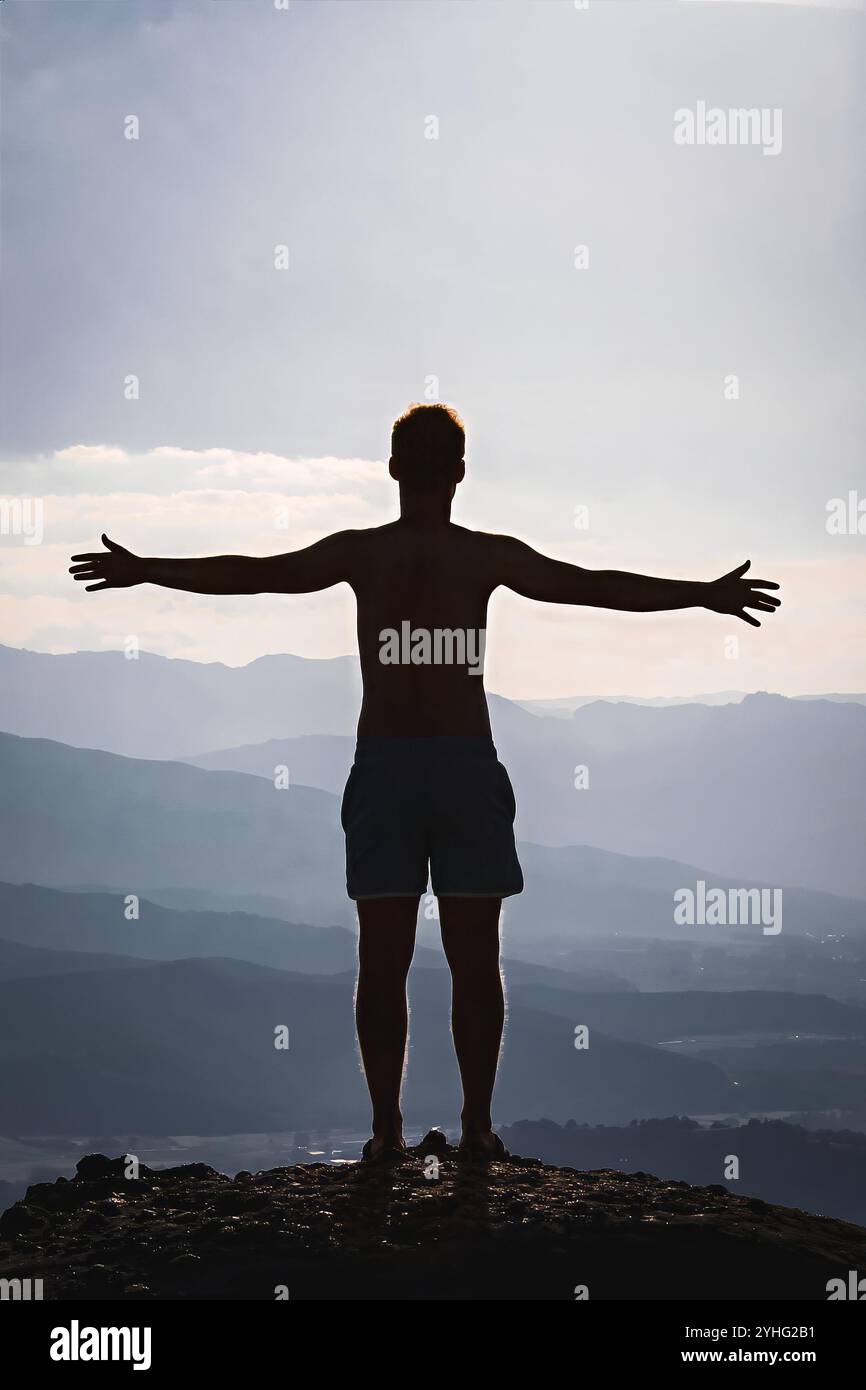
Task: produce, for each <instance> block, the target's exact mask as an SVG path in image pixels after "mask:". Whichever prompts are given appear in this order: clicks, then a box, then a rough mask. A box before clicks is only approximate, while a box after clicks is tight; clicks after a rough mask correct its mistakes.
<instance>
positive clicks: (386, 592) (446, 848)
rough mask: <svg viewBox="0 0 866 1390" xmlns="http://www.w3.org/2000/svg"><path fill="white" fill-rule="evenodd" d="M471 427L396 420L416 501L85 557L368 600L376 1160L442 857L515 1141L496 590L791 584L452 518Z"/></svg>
mask: <svg viewBox="0 0 866 1390" xmlns="http://www.w3.org/2000/svg"><path fill="white" fill-rule="evenodd" d="M464 445H465V436H464V431H463V425H462V423H461V421H460V418H459V416H458V415H457V414H456V412H454V411H453V410H451V409H449V408H448V407H447V406H444V405H415V406H412V407H411V408H410V409H409V410H408V411H407V412H406V414H405V415H403V416H401V417H400V419H399V420H397V421H396V423H395V424H394V428H393V431H392V436H391V460H390V464H389V471H390V474H391V477H392V478H393V479H394V480H395V481H396V482H397V483H398V484H399V488H400V515H399V517H398V519H397V520H396V521H392V522H389V523H388V524H387V525H385V526H375V527H371V528H369V529H367V530H362V531H338V532H336V533H335V534H334V535H331V536H326V537H325V539H324V540H321V541H317V542H316V544H315V545H311V546H307V547H306V548H305V549H304V550H296V551H292V552H290V553H289V554H287V555H272V556H265V557H261V558H259V557H252V556H244V555H218V556H213V557H211V558H208V559H196V560H169V559H148V558H142V557H140V556H138V555H133V554H132V553H131V552H130V551H128V550H125V549H124V548H123V546H120V545H118V544H116V542H114V541H110V540H109V539H108V537H107V536H103V537H102V540H103V543H104V544H105V546H106V547H107V549H106V550H104V551H99V552H97V553H94V554H88V555H75V556H73V560H74V561H75V563H74V564H73V566H72V568H71V571H70V572H71V573H72V574H74V576H75V578H76V579H77V580H83V581H85V582H86V587H87V589H88V590H97V591H98V590H100V589H117V588H124V587H128V586H130V585H133V584H160V585H163V586H164V587H166V588H170V589H183V590H186V591H188V592H190V593H195V594H258V593H278V594H305V593H311V592H312V591H313V590H317V589H329V588H331V587H332V586H333V585H334V584H340V583H347V584H349V585H350V586H351V588H352V590H353V591H354V594H355V598H356V601H357V605H358V646H359V649H360V653H361V671H362V676H363V685H364V697H363V703H362V706H361V716H360V720H359V723H358V743H357V749H356V753H355V762H354V765H353V767H352V770H351V772H350V774H349V780H348V782H347V784H346V790H345V793H344V795H343V803H342V811H341V817H342V823H343V828H344V830H345V832H346V865H347V887H348V892H349V896H350V897H351V898H353V899H355V900H356V902H357V904H358V921H359V925H360V941H359V972H358V989H357V996H356V1018H357V1026H358V1039H359V1042H360V1046H361V1055H362V1058H363V1062H364V1071H365V1075H366V1078H367V1085H368V1087H369V1090H370V1098H371V1101H372V1108H373V1137H372V1139H371V1140H370V1141H369V1142H368V1144H367V1145H366V1147H365V1151H364V1152H365V1157H366V1158H368V1159H383V1158H391V1157H398V1156H399V1155H400V1154H401V1152H402V1151H403V1147H404V1146H403V1135H402V1115H401V1113H400V1087H401V1083H402V1079H403V1069H404V1061H405V1055H406V1037H407V1005H406V977H407V974H408V971H409V966H410V963H411V960H412V953H413V950H414V946H415V926H416V920H417V916H418V903H419V900H420V898H421V896H422V894H424V893H425V892H426V889H427V876H428V865H429V871H430V879H431V884H432V889H433V892H434V894H435V895H436V896H437V898H438V900H439V914H440V922H441V930H442V942H443V946H444V948H445V954H446V957H447V959H448V964H449V966H450V969H451V976H452V1015H451V1018H452V1032H453V1037H454V1047H455V1051H456V1053H457V1061H458V1065H459V1068H460V1076H461V1080H462V1083H463V1111H462V1116H461V1118H462V1124H463V1138H462V1142H461V1148H462V1149H463V1151H464V1153H466V1154H468V1155H469V1156H470V1157H478V1158H493V1157H497V1156H499V1155H501V1154H503V1153H504V1149H503V1147H502V1143H501V1140H499V1138H498V1136H497V1135H495V1134H494V1133H493V1129H492V1125H491V1098H492V1094H493V1084H494V1081H495V1078H496V1068H497V1065H498V1060H499V1050H500V1043H501V1038H502V1025H503V1017H504V1005H503V994H502V981H501V976H500V967H499V916H500V909H501V906H502V899H503V898H504V897H507V896H509V895H510V894H512V893H519V892H520V891H521V889H522V888H523V876H522V874H521V871H520V865H519V863H518V860H517V854H516V852H515V847H514V832H513V822H514V794H513V791H512V789H511V783H510V781H509V779H508V774H507V772H506V770H505V768H504V767H503V766H502V764H501V763H500V762H499V761H498V760H497V757H496V750H495V748H494V746H493V742H492V740H491V737H490V721H489V718H488V713H487V701H486V698H485V694H484V679H483V669H482V667H483V647H484V632H485V627H486V621H487V603H488V600H489V598H490V595H491V594H492V593H493V591H494V589H496V588H497V587H498V586H499V585H500V584H502V585H504V586H505V587H506V588H509V589H513V590H514V591H515V593H518V594H523V595H524V596H525V597H526V598H531V599H538V600H540V601H541V602H544V603H572V604H590V605H593V606H594V607H599V608H617V609H623V610H627V611H629V612H633V613H648V612H660V611H662V610H666V609H673V608H693V607H695V608H708V609H712V610H713V611H714V612H716V613H728V614H733V615H734V616H735V617H738V618H741V619H742V620H743V622H746V623H750V624H752V625H753V626H754V627H760V622H759V621H758V619H757V618H754V617H752V616H750V615H749V614H748V613H747V612H746V609H747V608H751V609H755V610H757V611H758V612H762V613H772V612H773V611H774V610H775V609H776V608H777V607H778V605H779V599H777V598H774V597H772V596H771V595H770V594H769V593H767V592H766V591H767V590H769V589H777V588H778V587H779V586H778V584H774V583H772V582H770V581H769V580H765V579H746V578H744V575H745V573H746V571H747V570H748V568H749V562H748V561H747V562H746V563H745V564H743V565H740V566H739V567H738V568H737V569H735V570H731V572H730V573H729V574H726V575H724V576H723V577H722V578H721V579H716V580H713V581H711V582H709V583H703V582H700V581H691V580H682V579H653V578H650V577H648V576H646V575H640V574H628V573H624V572H621V571H618V570H586V569H581V568H579V567H578V566H577V565H570V564H566V563H565V562H563V561H561V560H552V559H549V558H548V557H546V556H544V555H540V554H539V553H538V552H537V551H535V550H533V549H532V547H531V546H528V545H525V544H524V543H523V542H522V541H519V540H516V539H514V537H512V536H497V535H490V534H488V533H487V532H484V531H469V530H467V529H466V528H465V527H463V526H456V525H454V523H453V522H452V521H451V503H452V501H453V498H454V493H455V491H456V488H457V485H458V483H460V482H461V481H462V479H463V475H464V460H463V454H464Z"/></svg>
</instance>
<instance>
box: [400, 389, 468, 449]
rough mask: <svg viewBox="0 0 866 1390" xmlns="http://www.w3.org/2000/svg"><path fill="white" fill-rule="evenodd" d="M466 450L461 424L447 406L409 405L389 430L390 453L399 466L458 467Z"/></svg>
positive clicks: (455, 413) (454, 412)
mask: <svg viewBox="0 0 866 1390" xmlns="http://www.w3.org/2000/svg"><path fill="white" fill-rule="evenodd" d="M465 448H466V431H465V430H464V428H463V421H462V420H461V419H460V416H459V415H458V414H457V411H456V410H454V409H452V407H451V406H450V405H442V404H441V403H439V402H437V403H436V404H435V405H418V404H417V402H416V403H413V404H412V405H410V407H409V409H408V410H406V411H404V412H403V414H402V415H401V416H400V417H399V419H397V420H395V421H394V425H393V428H392V430H391V453H392V455H393V456H394V458H396V459H399V460H400V461H401V462H409V463H412V462H414V461H416V460H417V461H418V462H419V463H436V462H442V463H451V464H456V463H460V462H461V460H462V458H463V451H464V449H465Z"/></svg>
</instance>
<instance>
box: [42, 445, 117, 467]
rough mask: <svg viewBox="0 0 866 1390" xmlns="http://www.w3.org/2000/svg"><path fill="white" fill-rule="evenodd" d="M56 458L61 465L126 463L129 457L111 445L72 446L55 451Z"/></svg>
mask: <svg viewBox="0 0 866 1390" xmlns="http://www.w3.org/2000/svg"><path fill="white" fill-rule="evenodd" d="M54 457H55V458H56V459H57V461H58V462H59V463H126V461H127V459H128V458H129V455H128V454H127V452H126V450H125V449H118V448H115V447H113V446H111V445H109V444H70V445H69V446H68V447H67V448H66V449H55V450H54Z"/></svg>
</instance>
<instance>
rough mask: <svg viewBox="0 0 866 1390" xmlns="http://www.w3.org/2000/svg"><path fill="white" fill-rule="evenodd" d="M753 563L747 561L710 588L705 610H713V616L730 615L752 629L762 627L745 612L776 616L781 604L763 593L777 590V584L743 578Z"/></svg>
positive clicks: (717, 580) (767, 580) (708, 587)
mask: <svg viewBox="0 0 866 1390" xmlns="http://www.w3.org/2000/svg"><path fill="white" fill-rule="evenodd" d="M751 563H752V562H751V560H746V561H745V562H744V563H743V564H742V565H738V566H737V568H736V569H735V570H731V572H730V574H723V575H722V577H721V579H715V580H713V582H712V583H711V584H708V585H707V597H706V599H705V601H704V607H705V608H710V609H712V611H713V612H714V613H731V614H733V616H734V617H735V618H742V620H743V622H744V623H749V624H750V625H751V626H752V627H760V626H761V624H760V623H759V622H758V619H757V618H753V617H752V616H751V614H749V613H747V612H746V611H745V610H746V609H747V608H754V609H756V610H757V611H758V612H759V613H775V611H776V609H777V608H778V607H779V605H780V604H781V602H782V600H781V599H780V598H774V597H773V595H772V594H768V593H765V592H764V591H765V590H766V589H778V587H779V586H778V584H774V583H773V581H772V579H744V578H743V575H744V574H745V573H746V570H747V569H748V568H749V566H750V565H751Z"/></svg>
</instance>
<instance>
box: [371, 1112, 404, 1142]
mask: <svg viewBox="0 0 866 1390" xmlns="http://www.w3.org/2000/svg"><path fill="white" fill-rule="evenodd" d="M373 1138H374V1139H388V1140H393V1139H399V1140H402V1138H403V1116H402V1115H388V1116H386V1117H385V1118H380V1117H379V1116H377V1115H374V1116H373Z"/></svg>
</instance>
